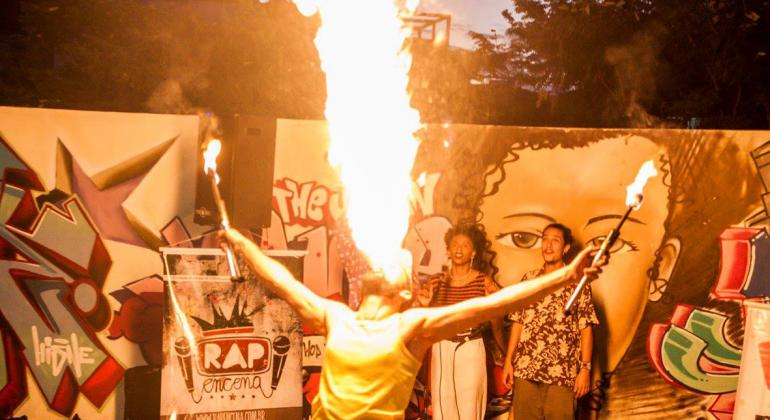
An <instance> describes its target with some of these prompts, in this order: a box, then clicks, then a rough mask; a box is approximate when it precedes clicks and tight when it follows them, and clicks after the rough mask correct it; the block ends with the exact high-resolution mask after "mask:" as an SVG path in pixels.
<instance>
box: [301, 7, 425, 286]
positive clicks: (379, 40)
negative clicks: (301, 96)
mask: <svg viewBox="0 0 770 420" xmlns="http://www.w3.org/2000/svg"><path fill="white" fill-rule="evenodd" d="M295 3H297V5H298V6H299V7H300V8H301V10H303V11H308V10H315V8H317V11H318V13H320V17H321V27H320V28H319V30H318V33H317V35H316V39H315V43H316V47H317V48H318V53H319V56H320V58H321V66H322V68H323V70H324V72H325V73H326V87H327V100H326V119H327V120H328V124H329V135H330V145H329V162H330V163H331V164H332V165H335V166H337V168H338V170H339V174H340V179H341V181H342V183H343V185H344V188H345V197H346V200H347V203H346V204H347V217H348V221H349V224H350V227H351V231H352V235H353V239H354V241H355V243H356V246H357V247H358V248H359V249H360V250H361V251H362V252H363V253H364V254H366V255H367V257H368V258H369V261H370V262H371V265H372V268H373V269H375V270H379V269H383V268H385V267H392V266H393V265H396V264H404V262H403V259H402V258H399V254H400V251H401V243H402V240H403V238H404V236H405V235H406V232H407V228H408V224H409V211H410V205H409V198H410V194H411V191H412V179H411V176H410V172H411V169H412V165H413V163H414V156H415V154H416V152H417V146H418V142H417V140H416V138H415V137H414V133H415V132H416V131H417V130H418V129H419V127H420V116H419V113H418V112H417V111H416V110H414V109H412V108H411V107H410V105H409V94H408V93H407V84H408V77H407V72H408V71H409V68H410V66H411V55H410V54H409V53H408V52H406V51H405V50H404V48H403V46H404V41H405V39H406V38H407V37H408V35H409V31H408V29H407V28H405V26H404V25H403V23H402V21H401V19H400V17H399V16H400V14H401V13H402V11H401V10H399V8H398V6H397V5H396V4H395V3H394V2H393V0H367V1H346V2H342V1H338V0H316V1H307V0H302V1H300V0H295ZM417 3H418V2H417V1H415V0H408V1H407V6H408V7H409V8H410V10H409V11H407V12H406V13H413V12H414V8H415V7H416V6H417ZM392 272H393V271H392V270H388V271H387V273H386V274H390V273H392Z"/></svg>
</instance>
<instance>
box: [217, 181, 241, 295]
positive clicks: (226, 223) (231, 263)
mask: <svg viewBox="0 0 770 420" xmlns="http://www.w3.org/2000/svg"><path fill="white" fill-rule="evenodd" d="M208 176H209V180H210V181H211V192H212V193H213V195H214V203H216V205H217V210H218V211H219V218H220V220H221V222H220V223H221V225H222V229H225V230H227V229H230V218H229V217H227V208H225V201H224V200H222V194H220V193H219V185H218V184H217V175H216V173H214V171H208ZM225 257H226V258H227V268H228V269H229V270H230V279H231V280H232V281H234V282H239V281H243V280H244V278H243V276H242V275H241V269H240V267H238V260H236V259H235V253H234V252H233V250H232V248H230V245H227V246H226V247H225Z"/></svg>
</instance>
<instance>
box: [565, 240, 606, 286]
mask: <svg viewBox="0 0 770 420" xmlns="http://www.w3.org/2000/svg"><path fill="white" fill-rule="evenodd" d="M597 252H599V248H598V247H595V246H588V247H586V248H585V249H583V250H582V251H580V253H579V254H578V255H577V256H576V257H575V259H574V260H572V262H571V263H570V265H569V269H570V271H571V273H572V279H573V280H579V279H580V278H581V277H582V276H583V275H585V276H587V277H588V280H589V281H594V280H596V278H597V277H599V274H601V273H602V267H603V266H605V265H607V263H608V262H609V257H608V256H607V255H603V256H602V258H601V259H600V260H599V262H598V263H597V264H596V265H595V266H592V265H591V263H592V262H593V259H594V257H595V256H596V253H597Z"/></svg>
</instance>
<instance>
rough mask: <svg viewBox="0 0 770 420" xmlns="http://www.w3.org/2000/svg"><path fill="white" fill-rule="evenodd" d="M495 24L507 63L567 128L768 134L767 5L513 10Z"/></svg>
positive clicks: (650, 0) (760, 0) (533, 2)
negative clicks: (514, 62)
mask: <svg viewBox="0 0 770 420" xmlns="http://www.w3.org/2000/svg"><path fill="white" fill-rule="evenodd" d="M503 16H504V17H505V18H506V19H507V20H508V23H509V29H508V32H507V35H508V36H509V38H510V40H511V43H510V44H509V49H510V54H511V57H514V58H515V57H531V58H532V59H531V60H530V61H527V60H519V62H518V65H521V66H523V67H524V69H525V72H526V74H529V75H532V76H534V77H535V78H536V79H537V80H536V82H535V83H533V88H534V89H536V90H538V91H540V92H544V94H543V96H547V97H549V98H550V104H551V109H552V111H553V112H554V115H555V116H557V117H558V116H560V115H561V116H566V117H567V118H573V119H574V120H577V121H578V124H575V125H598V126H658V125H663V124H665V120H666V119H669V118H676V117H691V116H692V117H701V118H705V119H706V121H707V122H709V123H710V124H711V125H713V126H732V127H736V128H737V127H743V126H746V125H751V126H756V127H762V126H764V127H766V126H767V118H766V114H767V112H768V109H769V108H768V102H767V97H768V91H767V89H768V80H770V79H768V77H767V76H768V69H770V66H768V64H770V63H768V61H767V60H768V59H767V55H766V52H765V50H766V49H767V42H766V40H767V39H768V28H769V27H770V21H769V20H768V19H769V18H770V6H769V5H768V2H767V1H765V0H745V1H741V2H734V1H727V0H682V1H676V2H671V1H666V0H619V1H611V0H517V1H516V2H514V8H513V12H511V11H507V10H506V11H504V12H503ZM757 109H760V110H763V111H764V112H762V114H765V115H761V118H759V117H758V116H757ZM763 124H764V125H763Z"/></svg>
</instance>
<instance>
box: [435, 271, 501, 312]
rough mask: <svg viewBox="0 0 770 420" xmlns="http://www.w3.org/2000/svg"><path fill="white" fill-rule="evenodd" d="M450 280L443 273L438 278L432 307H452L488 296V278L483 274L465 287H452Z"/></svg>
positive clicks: (446, 274)
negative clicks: (465, 301)
mask: <svg viewBox="0 0 770 420" xmlns="http://www.w3.org/2000/svg"><path fill="white" fill-rule="evenodd" d="M450 279H451V278H450V277H449V274H448V273H442V274H441V276H440V277H439V278H438V284H436V288H435V289H434V292H433V300H432V301H431V305H430V306H447V305H452V304H455V303H459V302H462V301H464V300H468V299H471V298H475V297H481V296H486V294H487V283H486V276H485V275H484V274H483V273H479V274H478V275H477V276H476V278H474V279H473V280H471V281H469V282H468V283H466V284H465V285H463V286H450V285H449V281H450Z"/></svg>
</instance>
